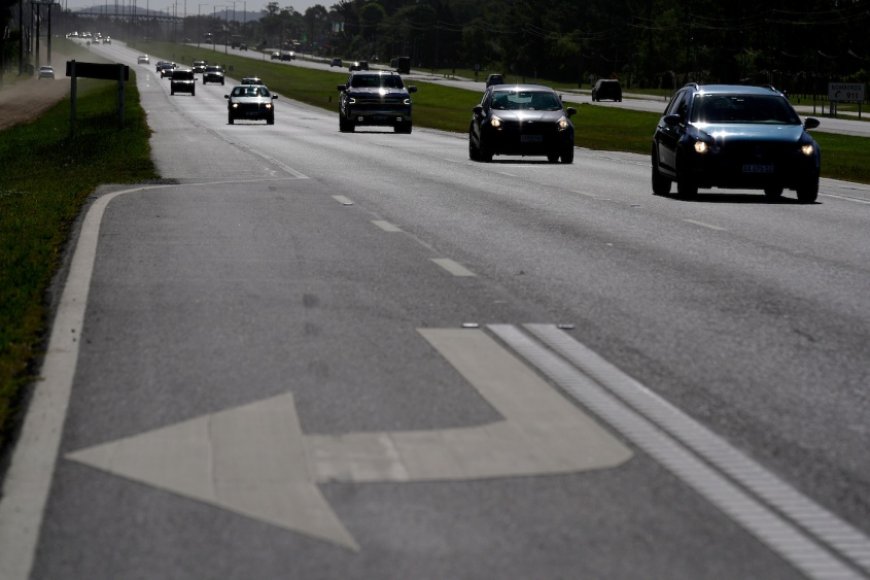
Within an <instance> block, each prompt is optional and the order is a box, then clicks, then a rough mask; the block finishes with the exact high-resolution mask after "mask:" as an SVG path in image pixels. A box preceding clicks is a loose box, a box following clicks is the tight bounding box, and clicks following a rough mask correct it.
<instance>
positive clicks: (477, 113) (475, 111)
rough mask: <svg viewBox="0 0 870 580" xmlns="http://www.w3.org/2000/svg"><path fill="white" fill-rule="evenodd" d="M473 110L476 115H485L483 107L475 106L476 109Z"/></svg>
mask: <svg viewBox="0 0 870 580" xmlns="http://www.w3.org/2000/svg"><path fill="white" fill-rule="evenodd" d="M471 110H472V112H474V114H475V115H482V114H483V107H482V106H481V105H475V106H474V108H473V109H471Z"/></svg>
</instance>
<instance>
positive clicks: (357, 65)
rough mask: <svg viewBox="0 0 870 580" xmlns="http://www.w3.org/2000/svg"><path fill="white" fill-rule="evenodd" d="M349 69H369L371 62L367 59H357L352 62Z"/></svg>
mask: <svg viewBox="0 0 870 580" xmlns="http://www.w3.org/2000/svg"><path fill="white" fill-rule="evenodd" d="M348 70H350V71H355V70H369V63H368V61H366V60H355V61H353V62H352V63H350V66H349V67H348Z"/></svg>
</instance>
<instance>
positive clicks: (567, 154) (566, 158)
mask: <svg viewBox="0 0 870 580" xmlns="http://www.w3.org/2000/svg"><path fill="white" fill-rule="evenodd" d="M562 163H564V164H565V165H570V164H571V163H574V147H567V148H566V149H565V150H564V151H562Z"/></svg>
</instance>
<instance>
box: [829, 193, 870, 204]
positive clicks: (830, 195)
mask: <svg viewBox="0 0 870 580" xmlns="http://www.w3.org/2000/svg"><path fill="white" fill-rule="evenodd" d="M823 195H824V196H825V197H833V198H835V199H842V200H843V201H853V202H855V203H863V204H867V205H870V201H867V200H865V199H855V198H854V197H846V196H843V195H834V194H833V193H825V194H823Z"/></svg>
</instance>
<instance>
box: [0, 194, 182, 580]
mask: <svg viewBox="0 0 870 580" xmlns="http://www.w3.org/2000/svg"><path fill="white" fill-rule="evenodd" d="M162 187H167V186H165V185H163V186H151V187H137V188H134V189H128V190H124V191H116V192H114V193H111V194H108V195H104V196H102V197H100V198H98V199H97V200H96V201H94V204H93V205H92V206H91V208H90V209H89V210H88V212H87V215H86V216H85V219H84V221H83V222H82V228H81V232H80V234H79V238H78V240H77V242H76V249H75V253H74V254H73V258H72V262H71V264H70V269H69V275H68V277H67V280H66V284H65V285H64V289H63V294H62V295H61V298H60V303H59V304H58V308H57V313H56V315H55V319H54V323H53V324H52V327H51V336H50V338H49V342H48V350H47V352H46V354H45V360H44V362H43V364H42V369H41V370H40V377H41V378H42V380H40V381H38V382H37V383H36V386H35V388H34V391H33V399H32V400H31V402H30V405H29V407H28V411H27V415H26V417H25V419H24V425H23V426H22V428H21V435H20V437H19V439H18V442H17V443H16V445H15V451H14V452H13V454H12V462H11V463H10V465H9V470H8V471H7V473H6V479H5V481H4V484H3V495H2V499H0V578H3V580H24V579H25V578H27V577H29V576H30V570H31V568H32V566H33V557H34V554H35V550H36V542H37V539H38V538H39V529H40V526H41V525H42V514H43V512H44V511H45V504H46V501H47V499H48V492H49V487H50V485H51V480H52V477H53V475H54V467H55V464H56V463H57V451H58V447H59V446H60V437H61V433H62V431H63V423H64V420H65V418H66V410H67V406H68V404H69V397H70V391H71V389H72V381H73V375H74V374H75V368H76V363H77V361H78V354H79V338H80V337H81V335H82V327H83V325H84V319H85V306H86V304H87V301H88V292H89V290H90V285H91V274H92V273H93V269H94V259H95V256H96V251H97V243H98V241H99V230H100V222H101V221H102V219H103V214H104V212H105V210H106V206H107V205H108V204H109V202H110V201H112V200H113V199H115V198H116V197H118V196H119V195H123V194H125V193H130V192H137V191H146V190H149V189H159V188H162Z"/></svg>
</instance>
